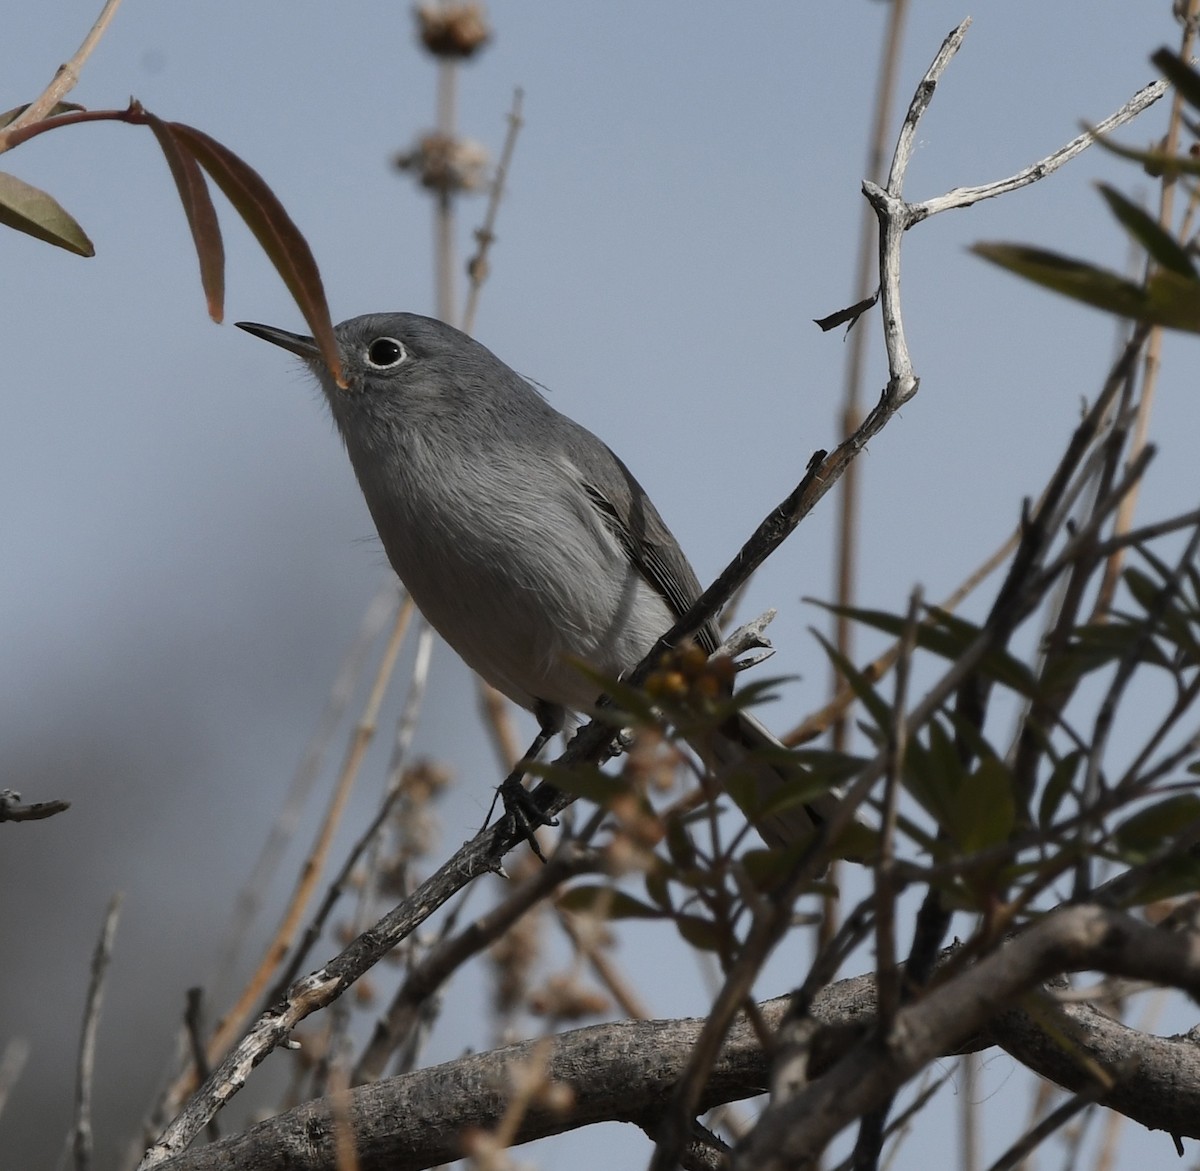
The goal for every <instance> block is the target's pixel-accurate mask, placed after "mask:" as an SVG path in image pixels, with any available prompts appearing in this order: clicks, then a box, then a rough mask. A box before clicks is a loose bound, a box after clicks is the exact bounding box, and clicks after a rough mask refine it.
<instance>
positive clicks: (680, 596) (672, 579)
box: [580, 448, 720, 654]
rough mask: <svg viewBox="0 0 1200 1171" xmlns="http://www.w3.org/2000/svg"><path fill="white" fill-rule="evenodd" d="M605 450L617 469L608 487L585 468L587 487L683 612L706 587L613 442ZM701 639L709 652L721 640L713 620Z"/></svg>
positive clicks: (612, 527)
mask: <svg viewBox="0 0 1200 1171" xmlns="http://www.w3.org/2000/svg"><path fill="white" fill-rule="evenodd" d="M604 450H605V452H607V454H608V455H609V457H610V458H611V460H612V472H613V473H616V475H615V476H614V475H608V476H605V477H604V479H605V481H606V488H607V490H605V489H602V488H600V487H599V486H598V485H597V483H596V479H597V478H598V477H595V476H591V477H589V476H588V474H587V470H586V469H580V470H581V472H582V474H583V490H584V492H585V493H586V494H587V497H588V500H589V501H590V502H591V504H592V506H593V507H594V508H595V510H596V512H597V513H598V514H599V516H600V518H601V520H602V521H603V522H604V525H605V526H606V527H607V528H608V530H609V532H611V533H612V535H613V536H614V537H615V538H616V539H617V541H618V542H619V543H620V545H621V548H623V549H624V550H625V552H626V554H627V555H628V557H629V560H630V562H631V563H632V564H633V566H634V567H635V568H636V569H637V571H638V573H640V574H641V575H642V577H643V578H644V579H645V580H646V582H647V583H648V584H649V585H650V586H651V587H653V589H654V590H655V591H656V592H657V593H658V594H660V595H661V597H662V598H663V600H664V601H665V602H666V603H667V605H668V606H669V607H670V610H671V613H672V614H674V615H675V616H676V617H677V618H681V617H682V616H683V615H684V614H685V613H687V611H688V610H689V609H690V608H691V606H692V603H693V602H695V600H696V599H697V598H698V597H699V596H700V593H701V589H700V581H699V579H698V578H697V577H696V573H695V570H693V569H692V567H691V565H690V564H689V563H688V560H687V558H686V557H685V556H684V555H683V551H682V550H681V549H680V547H679V542H678V541H676V540H675V538H674V536H672V534H671V530H670V529H668V528H667V525H666V522H665V521H664V520H663V518H662V517H661V516H659V514H658V510H657V509H656V508H655V507H654V505H653V503H651V501H650V498H649V496H647V495H646V493H645V491H644V490H643V489H642V486H641V484H639V483H638V482H637V480H636V479H635V478H634V475H633V473H632V472H631V471H630V470H629V469H628V468H627V467H626V466H625V465H624V464H623V463H622V462H621V461H620V459H618V458H617V456H616V455H614V454H613V453H612V452H611V451H609V450H608V448H605V449H604ZM696 640H697V641H698V642H699V643H700V645H701V646H702V647H703V648H704V649H705V650H706V651H708V653H709V654H712V653H713V651H715V650H716V649H717V647H718V646H719V645H720V639H719V638H718V636H717V629H716V626H715V625H714V624H713V623H712V622H706V623H705V624H704V625H703V626H702V627H701V628H700V629H699V630H698V631H697V632H696Z"/></svg>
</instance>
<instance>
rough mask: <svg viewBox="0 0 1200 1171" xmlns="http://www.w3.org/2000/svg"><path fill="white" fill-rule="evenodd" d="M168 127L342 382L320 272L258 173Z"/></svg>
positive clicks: (192, 133)
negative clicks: (264, 260)
mask: <svg viewBox="0 0 1200 1171" xmlns="http://www.w3.org/2000/svg"><path fill="white" fill-rule="evenodd" d="M169 126H170V128H171V132H172V134H173V135H174V137H175V140H176V142H177V143H178V144H179V145H180V146H181V147H182V148H183V149H184V150H186V151H188V152H189V153H190V154H191V155H192V156H193V157H194V158H195V159H196V161H197V162H198V163H199V164H200V165H201V166H202V167H203V168H204V169H205V170H206V171H207V172H208V173H209V175H210V176H211V177H212V180H213V182H214V183H216V185H217V186H218V187H220V188H221V190H222V191H223V192H224V193H225V195H226V198H228V200H229V202H230V203H232V204H233V206H234V208H235V209H236V210H237V212H238V214H239V215H240V216H241V217H242V219H243V220H245V222H246V226H247V227H248V228H249V229H250V231H251V232H253V233H254V236H255V238H256V239H257V240H258V242H259V244H261V245H262V248H263V251H264V252H266V254H267V256H268V258H269V259H270V261H271V263H272V264H273V265H274V266H275V270H276V271H277V272H278V273H279V275H280V276H281V277H282V278H283V283H284V284H285V285H287V287H288V291H289V292H290V293H291V294H292V298H293V299H294V300H295V302H296V304H297V306H299V308H300V312H301V313H302V314H303V315H304V320H305V321H307V322H308V328H309V329H310V330H311V331H312V335H313V338H314V339H315V340H316V343H317V347H318V348H319V349H320V351H321V357H322V358H323V359H324V361H325V364H326V366H328V367H329V371H330V373H331V374H332V375H333V377H334V379H335V380H336V381H337V383H338V385H339V386H344V385H345V375H344V374H343V373H342V363H341V359H340V357H339V356H338V349H337V342H336V340H335V339H334V336H333V322H332V321H331V320H330V318H329V306H328V304H327V303H326V300H325V289H324V286H323V285H322V284H321V273H320V271H319V270H318V269H317V262H316V260H314V259H313V254H312V251H311V249H310V248H309V246H308V242H307V241H306V240H305V239H304V237H303V236H302V235H301V234H300V229H299V228H297V227H296V225H295V224H294V223H293V222H292V219H291V217H290V216H289V215H288V214H287V212H286V211H284V209H283V204H281V203H280V202H279V200H278V199H277V198H276V197H275V194H274V192H273V191H272V190H271V189H270V188H269V187H268V186H267V184H266V183H265V182H264V181H263V178H262V176H261V175H259V174H258V172H257V171H255V170H254V169H253V168H252V167H250V166H248V165H247V164H246V163H244V162H242V160H241V159H239V158H238V157H237V155H235V154H234V153H233V152H232V151H231V150H229V149H228V148H227V147H224V146H222V145H221V144H220V143H219V142H217V141H216V140H215V139H212V138H210V137H209V136H208V135H207V134H205V133H204V132H203V131H200V130H196V129H195V128H194V127H192V126H186V125H184V124H183V123H182V122H171V123H169Z"/></svg>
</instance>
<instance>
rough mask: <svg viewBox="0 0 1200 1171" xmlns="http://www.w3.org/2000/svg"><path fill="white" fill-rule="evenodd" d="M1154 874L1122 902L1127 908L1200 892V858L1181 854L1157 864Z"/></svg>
mask: <svg viewBox="0 0 1200 1171" xmlns="http://www.w3.org/2000/svg"><path fill="white" fill-rule="evenodd" d="M1151 870H1152V873H1151V874H1149V875H1147V876H1146V879H1145V881H1144V882H1143V883H1141V884H1140V885H1139V886H1138V887H1136V888H1135V889H1134V890H1133V891H1132V892H1131V893H1130V894H1129V895H1128V897H1127V898H1125V899H1124V900H1123V901H1122V904H1121V905H1122V906H1125V907H1142V906H1145V905H1146V904H1147V903H1153V902H1155V901H1157V900H1158V899H1170V898H1176V897H1178V896H1179V895H1191V894H1195V893H1196V892H1197V891H1200V858H1195V857H1193V856H1192V855H1190V854H1179V855H1176V856H1174V857H1171V858H1165V859H1163V860H1161V861H1159V862H1156V863H1155V864H1154V865H1153V866H1152V867H1151Z"/></svg>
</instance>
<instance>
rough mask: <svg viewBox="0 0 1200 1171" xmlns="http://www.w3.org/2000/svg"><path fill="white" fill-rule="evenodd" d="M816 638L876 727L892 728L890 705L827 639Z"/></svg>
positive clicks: (819, 635) (818, 636)
mask: <svg viewBox="0 0 1200 1171" xmlns="http://www.w3.org/2000/svg"><path fill="white" fill-rule="evenodd" d="M816 637H817V641H818V642H819V643H820V644H821V646H822V647H824V649H825V653H826V654H827V655H828V656H829V659H830V662H832V663H833V665H834V667H835V668H836V670H837V672H838V674H839V675H841V677H842V678H843V679H845V680H846V682H847V683H848V684H849V685H850V689H851V691H853V692H854V694H855V695H856V696H858V698H859V700H860V701H861V703H862V705H863V706H864V707H865V708H866V709H867V711H868V712H869V713H870V716H871V719H872V720H874V721H875V724H876V726H877V727H879V728H881V729H884V730H886V729H888V728H890V727H891V726H892V708H891V705H890V704H889V703H888V702H887V701H886V700H884V699H883V698H882V697H881V696H880V695H879V693H878V692H877V691H876V690H875V688H874V687H872V686H871V684H870V682H869V681H868V679H867V677H866V676H865V675H864V674H863V673H862V672H861V671H860V670H859V669H858V668H857V667H856V666H855V665H854V664H853V663H852V662H850V660H849V659H848V658H846V656H845V655H843V654H842V653H841V651H839V650H838V649H837V648H836V647H835V646H834V645H833V644H832V643H831V642H830V641H829V640H828V639H826V638H825V637H824V636H823V635H821V634H817V636H816Z"/></svg>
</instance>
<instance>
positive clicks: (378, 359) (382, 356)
mask: <svg viewBox="0 0 1200 1171" xmlns="http://www.w3.org/2000/svg"><path fill="white" fill-rule="evenodd" d="M407 361H408V351H407V350H406V349H405V348H404V343H403V342H401V341H400V340H399V339H398V338H394V337H377V338H376V339H375V340H374V341H373V342H371V344H370V345H369V346H367V365H368V366H370V367H372V369H375V370H394V369H395V368H396V367H397V366H399V365H400V364H401V363H403V362H407Z"/></svg>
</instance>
